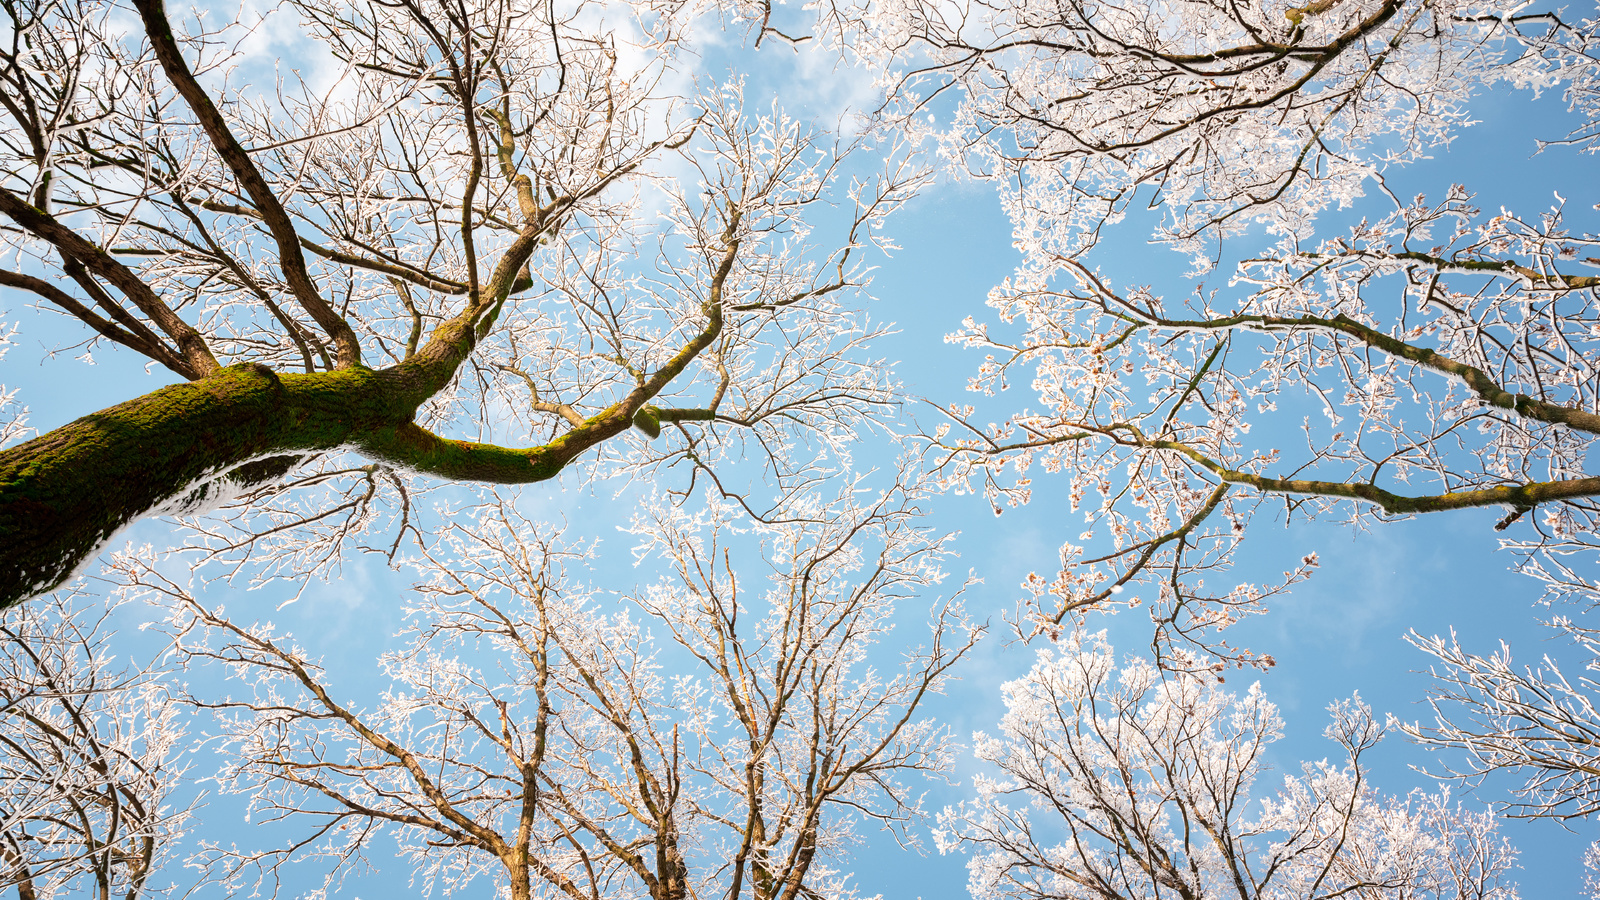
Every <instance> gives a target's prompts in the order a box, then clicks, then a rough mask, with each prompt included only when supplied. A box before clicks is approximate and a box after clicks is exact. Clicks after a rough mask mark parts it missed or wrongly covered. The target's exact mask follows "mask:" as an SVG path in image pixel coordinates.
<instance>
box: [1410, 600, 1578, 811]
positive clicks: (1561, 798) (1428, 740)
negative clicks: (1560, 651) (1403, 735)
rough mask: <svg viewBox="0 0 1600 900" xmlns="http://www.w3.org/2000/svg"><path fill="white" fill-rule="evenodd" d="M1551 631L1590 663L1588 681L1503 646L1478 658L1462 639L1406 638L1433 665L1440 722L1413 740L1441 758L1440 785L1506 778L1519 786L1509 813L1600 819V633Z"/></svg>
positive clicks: (1414, 731)
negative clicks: (1522, 658)
mask: <svg viewBox="0 0 1600 900" xmlns="http://www.w3.org/2000/svg"><path fill="white" fill-rule="evenodd" d="M1550 625H1551V627H1552V628H1553V629H1555V630H1556V631H1558V632H1559V633H1560V634H1561V635H1562V636H1564V637H1566V638H1568V639H1569V640H1570V641H1571V642H1572V644H1573V645H1574V646H1575V648H1576V650H1577V651H1578V653H1579V654H1580V655H1581V656H1583V657H1587V659H1586V660H1585V662H1584V664H1583V669H1582V674H1578V673H1573V672H1571V667H1569V669H1568V672H1563V671H1562V669H1561V666H1560V665H1558V664H1557V663H1556V661H1555V660H1554V659H1552V658H1551V657H1550V656H1548V655H1547V656H1545V657H1544V658H1542V659H1541V660H1539V661H1538V662H1537V663H1535V664H1533V665H1522V666H1517V665H1513V664H1512V660H1511V648H1510V647H1509V646H1507V645H1506V644H1505V643H1504V642H1502V643H1501V644H1500V647H1499V649H1498V650H1497V651H1496V652H1494V653H1491V654H1489V655H1487V656H1479V655H1477V654H1474V653H1471V652H1468V651H1467V650H1466V649H1464V648H1463V647H1462V646H1461V644H1460V642H1458V641H1457V640H1456V636H1455V634H1454V633H1452V634H1451V635H1450V636H1449V638H1448V639H1446V638H1443V637H1439V636H1437V635H1435V636H1432V637H1423V636H1422V635H1420V634H1417V633H1416V632H1411V634H1410V635H1408V636H1407V638H1406V639H1407V640H1409V641H1410V642H1411V643H1412V645H1413V646H1415V647H1417V648H1418V649H1420V650H1422V651H1423V652H1424V653H1426V654H1428V655H1429V656H1431V657H1433V659H1434V664H1433V666H1432V670H1431V671H1432V674H1433V679H1434V680H1433V686H1432V688H1431V689H1430V690H1429V695H1428V701H1429V703H1430V705H1431V706H1432V711H1433V716H1434V719H1433V721H1432V722H1431V723H1421V722H1419V723H1414V724H1411V725H1408V726H1406V732H1407V733H1408V734H1410V735H1411V737H1412V738H1414V739H1415V740H1417V741H1419V742H1420V743H1422V744H1424V745H1426V746H1428V747H1431V748H1432V749H1434V750H1435V751H1437V752H1438V756H1437V758H1436V759H1437V761H1436V763H1434V764H1433V765H1432V766H1431V768H1433V769H1435V770H1436V771H1435V774H1436V775H1437V776H1439V777H1449V778H1454V779H1458V780H1461V781H1465V782H1467V783H1469V784H1476V783H1477V782H1479V781H1481V780H1483V778H1484V777H1485V776H1487V775H1489V774H1491V773H1496V772H1500V773H1506V774H1509V775H1511V776H1512V777H1513V778H1516V779H1518V780H1520V781H1521V784H1520V785H1517V786H1515V787H1513V788H1512V791H1513V793H1514V795H1515V796H1516V797H1517V800H1515V801H1513V802H1511V803H1508V804H1507V807H1506V812H1507V813H1508V814H1509V815H1512V816H1517V817H1525V818H1553V819H1563V820H1578V819H1584V818H1587V817H1590V816H1593V815H1594V814H1595V813H1597V812H1600V776H1597V775H1596V772H1600V711H1597V709H1596V702H1597V700H1600V682H1597V681H1596V673H1597V672H1600V633H1597V631H1596V629H1594V628H1591V627H1587V626H1584V625H1582V624H1579V623H1578V622H1574V621H1572V620H1570V619H1566V618H1556V619H1555V620H1553V621H1552V622H1551V623H1550Z"/></svg>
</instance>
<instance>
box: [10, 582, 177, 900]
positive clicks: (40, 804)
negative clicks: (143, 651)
mask: <svg viewBox="0 0 1600 900" xmlns="http://www.w3.org/2000/svg"><path fill="white" fill-rule="evenodd" d="M83 600H84V598H82V597H79V596H76V595H74V594H72V593H67V592H63V593H59V594H56V595H53V596H52V597H50V598H49V599H48V600H41V601H40V602H39V603H36V604H29V605H28V606H27V607H25V608H19V609H13V610H10V611H8V612H7V613H6V614H5V617H4V619H3V620H0V887H10V888H15V889H16V891H17V895H18V897H19V898H20V900H35V898H49V897H58V896H85V895H88V896H93V897H97V898H100V900H110V898H112V897H122V898H127V900H134V898H136V897H143V896H150V895H153V894H155V893H159V892H160V890H161V885H160V884H159V883H158V882H155V881H153V880H152V876H153V875H154V874H155V872H156V870H157V869H158V868H159V867H160V865H161V864H162V863H163V862H164V861H165V860H166V859H167V858H168V857H169V856H170V855H171V853H172V850H173V845H174V844H175V843H176V841H177V839H178V838H179V837H181V835H182V833H183V828H184V826H185V824H186V822H187V820H188V810H187V808H185V807H183V806H181V805H180V804H179V802H178V799H177V798H176V797H175V789H176V788H177V786H178V784H179V783H180V781H181V779H182V777H183V774H184V770H185V768H186V767H187V763H186V761H185V760H184V758H183V756H184V754H183V746H182V744H183V738H184V731H183V728H182V725H181V721H180V716H179V715H178V710H177V708H176V706H175V705H174V704H173V703H172V702H171V700H170V699H169V698H168V697H167V695H166V693H165V691H164V690H163V688H162V686H161V685H160V684H159V683H158V682H157V680H155V679H154V678H153V677H152V672H151V670H149V669H137V668H134V667H131V666H128V665H125V664H124V665H121V666H119V665H117V664H116V662H115V660H114V659H113V658H112V657H111V656H110V655H109V653H108V652H107V641H108V640H109V638H110V636H111V632H110V628H109V626H108V620H109V619H110V617H111V615H112V614H113V611H114V607H113V608H108V607H107V606H106V605H105V604H104V603H103V602H99V598H95V600H96V602H94V603H93V604H92V605H91V604H89V603H85V602H83Z"/></svg>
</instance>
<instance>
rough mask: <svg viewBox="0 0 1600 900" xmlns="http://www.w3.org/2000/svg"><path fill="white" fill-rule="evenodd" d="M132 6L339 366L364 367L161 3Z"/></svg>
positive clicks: (346, 326) (146, 0)
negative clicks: (264, 230) (275, 249)
mask: <svg viewBox="0 0 1600 900" xmlns="http://www.w3.org/2000/svg"><path fill="white" fill-rule="evenodd" d="M133 5H134V7H135V8H136V9H138V10H139V18H140V19H142V20H143V21H144V28H145V33H146V35H147V36H148V37H149V38H150V45H151V47H152V48H153V49H154V50H155V53H156V59H157V60H159V61H160V62H161V68H162V70H163V71H165V72H166V73H167V78H168V79H169V80H170V81H171V82H172V85H173V87H175V88H177V89H178V93H179V94H182V95H183V99H184V102H186V103H188V104H189V108H190V109H192V110H193V111H194V114H195V116H196V117H197V118H198V119H199V120H200V126H201V127H202V128H204V129H205V132H206V135H207V136H208V137H209V138H210V139H211V144H212V146H213V147H215V148H216V150H217V153H218V155H220V156H221V157H222V161H223V162H225V163H227V165H228V168H229V170H231V171H232V172H233V175H234V177H235V178H237V179H239V184H240V185H241V186H242V187H243V188H244V189H245V192H246V193H248V194H249V195H250V200H251V202H252V203H254V204H255V206H256V209H257V211H259V212H260V214H261V218H262V221H264V222H266V223H267V228H268V230H270V231H271V232H272V237H273V239H274V240H275V241H276V242H277V244H278V265H279V267H280V268H281V269H282V270H283V274H284V279H285V280H286V281H288V283H289V289H290V290H291V291H292V292H293V293H294V296H295V299H296V300H298V301H299V302H300V305H301V307H302V308H304V309H305V311H306V312H307V313H309V314H310V315H311V318H313V319H315V320H316V322H317V324H318V325H320V326H322V329H323V330H324V331H326V332H327V333H328V335H329V336H330V337H332V338H333V342H334V345H335V346H336V347H337V348H338V350H339V366H340V367H341V368H346V367H349V366H355V365H360V363H361V347H360V345H359V344H358V343H357V341H356V335H355V332H354V331H352V330H351V329H350V323H348V322H346V321H345V320H344V318H343V317H342V316H340V315H339V314H338V313H337V312H335V311H334V309H333V307H332V306H330V305H329V304H328V301H326V300H324V299H323V298H322V295H321V294H320V293H319V292H318V291H317V287H316V285H315V284H313V283H312V281H311V276H310V274H309V273H308V272H307V271H306V260H305V256H304V254H302V253H301V252H300V235H299V234H298V233H297V232H296V231H295V228H294V223H293V222H291V221H290V219H289V214H288V212H286V211H285V210H284V208H283V204H282V203H280V202H278V198H277V196H276V195H275V194H273V192H272V188H271V187H270V186H268V184H267V181H266V179H265V178H263V177H262V176H261V172H260V170H259V169H257V168H256V164H255V162H254V161H252V160H251V159H250V154H248V153H246V152H245V149H244V148H243V147H241V146H240V145H239V141H238V139H237V138H235V137H234V136H233V131H232V130H231V129H230V128H229V127H228V122H227V120H226V119H224V118H223V117H222V112H221V111H220V110H218V109H217V107H216V104H215V103H213V102H212V101H211V97H210V95H208V94H207V93H206V91H205V89H204V88H202V87H201V86H200V82H199V81H197V80H196V79H195V77H194V73H192V72H191V71H189V65H188V63H186V62H184V59H183V54H182V52H181V51H180V50H179V47H178V41H177V39H176V38H174V37H173V35H172V25H171V24H170V23H169V22H168V21H167V13H166V10H165V9H164V8H163V6H162V0H134V4H133Z"/></svg>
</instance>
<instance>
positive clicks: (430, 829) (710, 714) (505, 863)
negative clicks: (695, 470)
mask: <svg viewBox="0 0 1600 900" xmlns="http://www.w3.org/2000/svg"><path fill="white" fill-rule="evenodd" d="M859 499H860V496H859V494H858V493H857V492H855V491H854V486H852V488H851V489H847V490H845V491H844V492H843V493H842V494H841V495H839V496H834V497H830V498H828V499H827V502H825V503H824V502H819V501H817V500H815V499H812V500H810V501H808V504H809V505H808V506H807V507H806V511H807V512H809V513H811V515H810V516H808V517H807V518H806V519H805V520H801V521H797V522H794V523H792V524H785V525H771V526H755V527H754V528H753V530H752V531H750V532H749V533H740V532H741V528H740V526H738V525H737V522H738V521H739V520H740V519H741V518H742V516H735V517H733V518H732V519H731V520H730V518H729V514H728V511H727V510H722V511H720V512H719V511H717V510H712V511H710V512H707V513H705V514H704V515H702V516H690V515H689V514H687V513H685V512H683V511H682V510H681V509H679V508H677V507H675V506H672V505H670V504H668V505H662V506H659V507H653V508H652V509H650V510H649V511H647V512H645V513H642V514H641V518H640V520H639V522H638V525H637V528H638V531H639V534H640V536H641V538H642V539H643V540H644V544H643V545H642V552H645V553H648V554H654V555H659V556H660V557H661V558H662V560H663V561H664V562H665V564H666V566H667V569H668V571H669V572H670V573H672V574H671V575H669V576H666V577H664V579H663V580H662V581H660V582H657V583H655V584H652V585H648V586H646V587H645V588H643V589H641V590H640V591H639V592H638V593H637V594H636V595H635V596H634V597H633V598H632V600H631V602H630V603H629V604H627V605H626V607H625V608H614V607H613V606H611V605H610V604H609V603H608V601H607V599H606V598H605V597H604V595H602V594H599V593H597V592H595V591H592V590H589V589H586V588H585V587H584V586H583V583H582V581H581V580H580V579H579V578H578V577H576V573H574V572H573V571H571V570H572V569H573V568H575V567H576V561H577V560H578V559H581V558H582V557H583V556H584V555H585V551H586V549H587V548H585V547H581V546H570V545H563V544H562V543H561V541H560V540H559V538H558V537H557V536H556V533H555V532H554V531H553V530H552V529H551V528H549V527H548V526H541V525H538V524H535V523H533V522H530V521H528V520H526V519H524V518H522V517H521V516H520V515H519V514H518V513H517V512H516V511H515V509H514V507H513V505H512V504H511V503H509V502H507V501H505V500H503V499H501V498H498V497H497V498H494V499H492V500H491V501H489V502H486V503H485V504H483V505H482V506H479V507H477V508H475V509H472V510H462V511H461V512H460V514H459V515H457V516H454V517H452V524H451V525H450V526H449V528H448V529H447V530H446V532H445V533H444V534H443V535H442V536H441V540H440V542H439V549H438V552H437V553H430V554H429V555H427V556H424V557H422V558H420V559H418V560H416V565H417V566H418V568H419V569H420V571H421V574H422V581H421V583H420V584H419V586H418V588H417V591H416V594H415V596H414V598H413V599H412V601H411V603H410V605H409V606H408V608H407V623H408V624H407V628H406V631H405V632H404V634H403V635H402V636H401V637H402V641H401V647H400V648H399V649H397V650H395V651H393V652H391V653H388V654H385V655H384V656H383V658H382V659H381V661H380V668H381V671H382V674H383V676H384V678H385V679H386V680H387V682H388V685H389V686H388V687H387V688H385V689H384V691H383V696H382V698H381V700H379V701H377V702H375V703H374V704H372V705H362V704H356V703H353V702H350V701H347V700H345V699H344V698H345V697H346V696H348V693H347V691H346V690H345V689H344V688H342V687H341V686H340V684H339V683H338V682H337V681H336V680H335V679H334V678H333V677H332V676H331V675H330V674H329V673H328V672H327V671H326V670H325V669H324V668H323V667H322V666H321V665H320V664H319V663H318V662H317V661H316V660H314V659H312V658H310V657H308V655H307V654H306V653H305V652H304V651H303V650H301V649H300V648H299V647H298V646H297V645H296V644H295V642H294V640H293V639H292V638H291V637H289V636H287V635H283V634H279V633H276V632H275V631H274V629H273V628H272V627H271V626H270V625H265V624H257V623H250V622H241V621H235V620H232V619H230V618H229V617H228V615H227V613H226V611H225V610H224V609H222V608H220V607H218V606H210V605H207V604H205V603H202V602H201V601H200V600H198V599H196V598H195V597H194V596H192V595H191V594H190V593H189V592H188V591H186V590H184V589H183V588H181V587H180V586H178V585H177V584H175V583H173V582H171V581H168V580H166V579H165V578H163V577H162V576H161V575H159V574H158V573H157V572H155V571H154V570H153V569H151V568H149V567H148V566H146V565H144V564H143V563H142V562H141V561H140V560H139V559H138V558H137V557H135V556H127V557H122V558H121V560H120V562H119V564H118V565H119V571H120V573H121V575H122V577H123V580H124V590H126V591H129V592H133V593H143V594H147V595H148V594H152V593H153V594H155V595H158V596H160V597H161V598H163V600H164V602H166V603H168V604H170V609H171V612H172V619H171V627H172V630H173V633H174V635H175V637H176V641H177V647H178V649H179V653H180V655H181V658H182V659H183V660H184V662H185V665H186V666H187V667H188V668H189V669H190V670H191V672H192V673H193V674H194V675H195V676H197V678H196V680H197V681H201V680H203V679H200V678H198V676H199V675H200V674H201V673H202V672H203V671H204V670H205V667H206V666H207V665H208V664H216V665H220V666H221V667H223V668H225V669H226V670H228V671H229V672H231V673H232V675H233V676H234V680H233V684H235V685H236V687H235V688H234V690H235V691H236V693H235V694H234V695H232V696H228V697H224V696H220V694H219V693H216V692H214V693H213V694H203V693H201V692H199V691H198V690H197V691H196V692H195V693H194V695H193V696H191V697H190V698H189V702H190V703H191V704H192V705H194V706H195V707H197V708H199V709H200V710H209V711H211V712H212V713H214V715H215V716H216V718H217V720H218V722H219V723H220V724H219V727H220V729H221V734H222V741H223V747H222V749H223V751H224V755H225V758H226V759H227V760H228V763H227V768H226V771H225V772H224V773H223V775H222V776H220V781H221V783H222V784H224V785H225V789H226V790H227V791H229V792H235V793H238V794H241V795H244V796H246V797H248V798H249V803H250V805H251V808H252V812H251V817H252V821H253V822H254V823H255V824H256V825H258V826H262V827H267V828H271V827H272V826H273V824H274V823H276V824H278V825H281V826H283V829H287V831H284V830H283V829H278V830H274V831H272V832H270V833H272V834H279V833H284V834H292V835H293V837H289V838H284V839H283V840H282V841H281V843H280V842H274V840H272V839H267V840H265V842H264V843H263V844H261V845H260V846H234V845H220V844H213V845H211V846H210V847H209V848H208V849H206V850H205V851H203V852H202V854H201V856H200V861H201V862H203V864H205V865H206V866H208V868H209V877H210V878H212V879H213V880H215V881H218V882H220V883H222V884H224V885H226V886H228V887H229V889H233V890H243V889H246V888H248V887H250V886H251V885H253V884H255V883H256V881H257V880H258V879H263V878H265V879H268V880H274V879H276V878H277V877H278V876H279V875H280V874H281V871H280V870H281V869H282V867H284V866H285V865H286V864H288V863H290V862H291V861H292V862H295V863H296V864H297V865H307V864H309V865H312V866H316V865H317V864H318V863H319V860H320V862H321V863H323V864H325V867H326V870H327V871H328V872H329V875H328V880H327V881H326V882H325V884H324V888H323V890H324V891H331V890H333V889H334V888H335V887H336V886H337V884H338V880H339V878H340V877H341V876H342V875H343V874H344V873H345V872H346V871H348V869H349V868H350V866H351V864H353V863H355V862H357V861H359V860H362V859H364V858H366V854H368V853H369V852H370V848H371V847H372V845H373V843H374V841H376V840H377V839H378V838H379V836H380V835H385V834H392V835H393V836H394V838H395V840H397V841H398V845H399V848H400V856H401V858H403V859H406V860H408V861H409V862H410V864H411V865H412V866H413V871H414V873H415V874H414V884H416V886H418V887H419V888H422V889H424V890H427V891H433V890H442V891H444V892H445V893H453V892H455V891H458V890H463V889H467V888H466V886H467V885H469V884H477V886H475V887H473V888H471V889H472V890H478V891H481V890H482V889H483V887H482V885H481V883H479V879H484V880H487V881H490V882H492V883H493V884H495V885H497V888H496V889H497V890H502V891H505V892H507V895H508V896H510V897H512V898H517V900H525V898H529V897H534V896H540V897H554V896H564V897H570V898H572V900H585V898H589V900H596V898H601V897H606V898H622V897H648V898H651V900H669V898H671V900H681V898H688V897H715V896H726V897H741V898H743V897H751V898H757V900H796V898H801V897H805V898H823V897H837V898H848V897H851V896H854V895H855V892H854V888H853V887H852V883H851V877H850V869H849V868H848V867H847V866H846V865H845V863H846V858H845V857H846V856H847V851H848V850H849V849H850V848H851V847H852V846H853V844H854V842H855V838H854V837H853V832H854V828H855V826H856V825H857V824H860V823H863V822H865V823H871V824H875V825H881V826H884V827H888V828H891V829H894V830H899V831H901V832H902V833H904V827H905V826H906V824H907V823H908V822H909V821H915V820H917V819H920V812H921V810H920V803H921V799H920V797H921V792H920V790H919V789H918V782H919V781H920V780H921V779H922V778H924V777H926V776H927V775H928V774H930V773H938V772H941V771H943V770H944V769H945V768H946V767H947V766H948V756H949V754H950V752H951V744H950V739H949V735H948V733H947V731H946V730H945V729H944V728H943V727H941V726H940V725H938V724H937V723H936V722H933V721H931V720H928V719H926V718H925V716H924V714H923V712H922V709H921V707H922V704H923V701H924V700H925V699H926V698H927V697H928V695H929V694H930V693H932V692H937V691H938V690H939V689H940V685H941V684H942V683H943V682H944V680H945V679H946V677H947V674H948V671H949V669H950V667H951V666H953V665H954V664H955V663H956V662H957V661H958V660H959V659H960V658H961V657H962V656H963V655H964V654H965V653H966V651H967V650H968V649H969V648H970V647H971V646H972V644H973V642H974V641H975V640H976V639H977V637H978V634H979V630H978V629H976V628H974V627H973V626H972V625H970V624H968V623H967V622H966V621H965V619H964V618H963V615H962V612H961V606H960V596H959V595H960V591H959V590H958V591H957V592H956V593H955V594H953V595H950V596H947V597H946V598H945V599H942V600H938V599H935V600H933V602H932V614H931V623H930V625H929V629H930V630H929V631H928V632H926V634H925V636H924V637H922V638H921V640H920V643H919V644H918V645H914V646H906V645H904V644H902V645H899V646H896V647H893V648H886V647H885V646H884V645H883V642H884V639H885V638H886V637H887V636H888V634H889V632H890V631H891V629H892V628H893V627H894V624H895V606H896V604H897V603H898V602H900V601H910V600H917V601H919V603H922V604H926V603H927V602H928V600H929V598H928V597H927V596H926V595H927V593H928V592H930V591H931V590H932V589H933V588H934V585H935V584H936V583H937V582H938V581H939V580H940V579H941V577H942V575H941V572H940V569H939V565H940V560H941V559H942V558H943V557H944V556H945V549H944V547H943V541H942V540H939V539H936V538H932V537H930V536H929V535H928V534H926V533H925V532H924V530H923V529H922V528H921V527H919V524H918V522H917V521H916V518H915V515H916V510H915V508H914V506H913V505H912V504H911V502H910V501H909V499H908V497H907V496H906V494H905V492H904V491H903V490H899V489H897V490H894V491H891V492H889V493H888V494H886V495H883V496H881V497H880V498H879V499H878V500H877V501H876V502H872V503H867V504H866V505H860V504H858V502H857V501H858V500H859ZM739 560H746V561H747V562H745V563H742V564H741V563H739V562H738V561H739ZM763 570H765V574H766V577H765V578H762V577H760V576H758V575H756V574H755V573H757V572H761V571H763ZM907 605H909V604H907ZM657 635H659V636H660V637H659V638H658V637H657ZM885 650H888V651H889V652H887V653H885V652H884V651H885ZM880 656H881V658H880ZM212 683H214V682H212ZM381 852H384V853H387V845H386V844H385V845H383V849H382V851H381Z"/></svg>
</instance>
